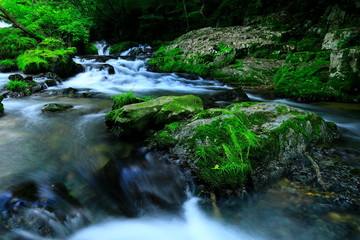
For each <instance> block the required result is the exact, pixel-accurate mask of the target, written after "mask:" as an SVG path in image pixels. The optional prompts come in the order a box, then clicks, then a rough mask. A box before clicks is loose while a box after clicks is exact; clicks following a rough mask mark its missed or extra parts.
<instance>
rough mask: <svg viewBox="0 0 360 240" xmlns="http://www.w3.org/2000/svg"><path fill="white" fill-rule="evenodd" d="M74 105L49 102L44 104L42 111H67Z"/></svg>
mask: <svg viewBox="0 0 360 240" xmlns="http://www.w3.org/2000/svg"><path fill="white" fill-rule="evenodd" d="M73 107H74V106H73V105H71V104H62V103H48V104H45V105H44V106H43V108H42V109H41V111H43V112H65V111H67V110H69V109H71V108H73Z"/></svg>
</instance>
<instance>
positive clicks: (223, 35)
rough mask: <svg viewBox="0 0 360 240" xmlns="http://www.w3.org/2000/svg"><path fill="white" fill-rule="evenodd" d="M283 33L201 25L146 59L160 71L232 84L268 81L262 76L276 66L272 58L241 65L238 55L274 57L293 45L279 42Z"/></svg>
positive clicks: (248, 27) (263, 29) (250, 28)
mask: <svg viewBox="0 0 360 240" xmlns="http://www.w3.org/2000/svg"><path fill="white" fill-rule="evenodd" d="M282 34H283V33H282V32H277V31H271V30H269V29H268V28H266V27H260V26H246V27H244V26H238V27H225V28H203V29H199V30H194V31H191V32H189V33H187V34H184V35H183V36H181V37H179V38H178V39H176V40H174V41H173V42H172V43H171V44H170V45H169V46H166V47H162V48H160V49H159V50H158V51H157V52H156V53H155V58H154V59H152V60H151V61H150V62H149V63H150V64H152V65H154V66H156V67H157V68H158V69H159V70H160V71H163V72H174V71H175V72H188V73H194V74H198V75H201V76H203V77H212V78H216V79H219V80H222V81H225V82H227V83H231V84H233V85H261V84H268V83H269V82H268V80H269V78H268V77H266V78H265V79H264V78H263V76H264V75H268V73H269V72H271V71H273V69H274V68H277V67H278V66H277V65H278V64H277V63H276V62H275V61H268V63H267V64H265V65H266V66H265V65H264V66H261V64H250V63H249V62H250V61H247V63H249V64H245V65H246V66H247V65H249V67H247V68H245V69H244V68H243V67H244V66H243V64H242V63H241V61H239V59H243V58H245V57H252V59H253V60H254V61H255V62H257V61H256V59H257V58H264V57H269V58H275V57H277V55H278V54H279V53H283V52H286V51H288V50H289V49H291V48H293V46H288V45H286V44H280V43H279V39H281V37H282ZM271 63H274V64H273V65H272V64H271ZM253 65H255V66H253ZM259 65H260V66H259ZM247 71H248V73H247ZM265 72H266V73H265ZM274 72H275V71H273V73H274ZM263 73H265V74H263ZM273 73H272V74H273Z"/></svg>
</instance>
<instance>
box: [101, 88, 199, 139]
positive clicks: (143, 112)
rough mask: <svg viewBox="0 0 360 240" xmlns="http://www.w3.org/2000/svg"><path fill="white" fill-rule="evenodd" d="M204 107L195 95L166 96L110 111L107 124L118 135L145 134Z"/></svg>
mask: <svg viewBox="0 0 360 240" xmlns="http://www.w3.org/2000/svg"><path fill="white" fill-rule="evenodd" d="M202 109H203V105H202V101H201V99H200V98H199V97H195V96H193V95H187V96H180V97H177V96H164V97H159V98H156V99H154V100H150V101H147V102H142V103H135V104H130V105H125V106H122V107H121V108H118V109H115V110H112V111H111V112H109V113H108V114H107V115H106V117H105V119H106V124H107V126H108V127H109V128H110V129H111V130H112V132H113V133H115V134H116V135H118V136H121V137H125V136H127V137H131V136H132V137H134V136H144V134H145V132H146V131H147V130H150V129H158V128H159V127H160V128H161V127H163V126H164V125H165V124H167V123H171V122H174V121H178V120H181V119H184V118H187V117H189V116H192V115H194V114H196V113H198V112H199V111H201V110H202Z"/></svg>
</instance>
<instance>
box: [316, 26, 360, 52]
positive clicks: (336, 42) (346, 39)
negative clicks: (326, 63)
mask: <svg viewBox="0 0 360 240" xmlns="http://www.w3.org/2000/svg"><path fill="white" fill-rule="evenodd" d="M359 36H360V31H359V29H356V28H347V29H338V30H336V31H332V32H328V33H327V34H326V35H325V37H324V40H323V43H322V49H323V50H340V49H342V48H344V47H345V48H346V47H349V46H352V45H356V43H355V42H354V43H352V42H351V41H358V40H357V39H358V38H359Z"/></svg>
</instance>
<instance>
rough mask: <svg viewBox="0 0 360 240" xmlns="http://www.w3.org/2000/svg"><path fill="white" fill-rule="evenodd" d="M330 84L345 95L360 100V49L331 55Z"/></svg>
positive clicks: (341, 51)
mask: <svg viewBox="0 0 360 240" xmlns="http://www.w3.org/2000/svg"><path fill="white" fill-rule="evenodd" d="M329 84H330V85H331V86H332V87H333V88H334V89H336V90H339V91H341V92H342V93H344V94H348V95H351V96H354V97H355V98H356V97H357V99H360V48H346V49H342V50H338V51H333V52H332V53H331V55H330V79H329Z"/></svg>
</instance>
